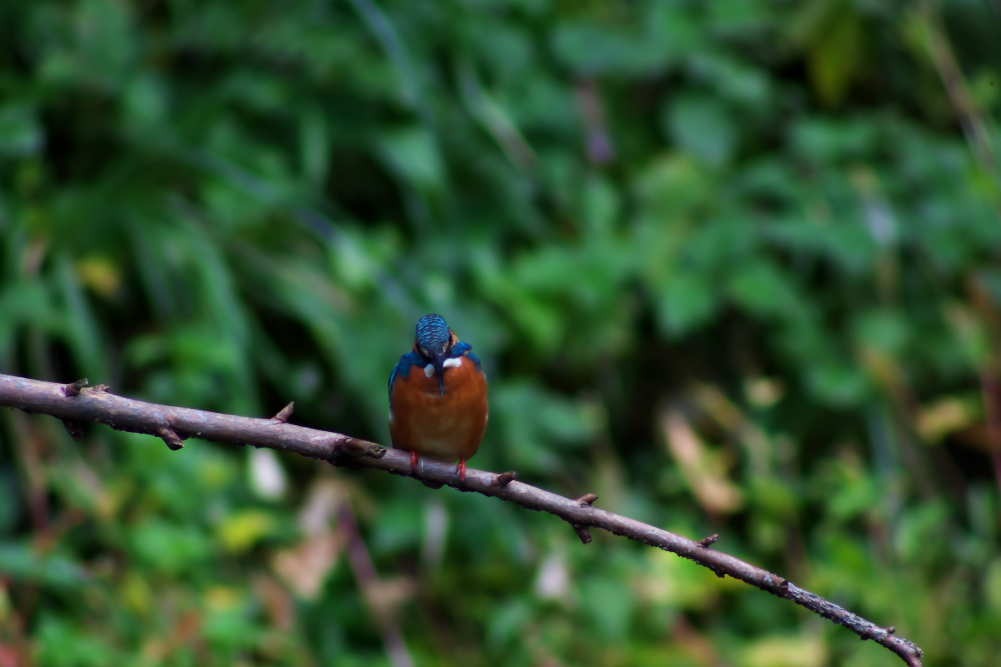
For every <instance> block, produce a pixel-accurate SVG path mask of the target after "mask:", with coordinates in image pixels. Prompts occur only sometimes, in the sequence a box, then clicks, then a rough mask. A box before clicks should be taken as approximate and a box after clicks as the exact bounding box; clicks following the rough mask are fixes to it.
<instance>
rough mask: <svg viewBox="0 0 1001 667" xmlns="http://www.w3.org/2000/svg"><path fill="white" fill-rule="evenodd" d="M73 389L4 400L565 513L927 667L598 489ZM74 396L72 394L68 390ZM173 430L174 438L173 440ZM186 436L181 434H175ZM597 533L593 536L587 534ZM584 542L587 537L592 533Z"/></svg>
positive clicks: (804, 594) (835, 610)
mask: <svg viewBox="0 0 1001 667" xmlns="http://www.w3.org/2000/svg"><path fill="white" fill-rule="evenodd" d="M65 386H66V385H62V384H54V383H51V382H41V381H38V380H29V379H25V378H20V377H14V376H11V375H0V406H4V407H11V408H19V409H21V410H24V411H25V412H40V413H42V414H46V415H52V416H53V417H58V418H60V419H63V420H71V421H93V422H100V423H102V424H107V425H108V426H111V427H112V428H114V429H118V430H121V431H130V432H133V433H146V434H148V435H152V436H155V437H159V438H163V439H164V441H165V442H166V443H167V445H168V446H170V447H171V448H172V449H173V448H174V447H175V446H176V445H178V444H180V441H181V440H183V439H185V438H195V437H197V438H202V439H203V440H212V441H215V442H226V443H230V444H239V445H253V446H255V447H270V448H272V449H280V450H283V451H288V452H294V453H296V454H299V455H302V456H308V457H310V458H314V459H324V460H326V461H329V462H330V463H332V464H334V465H337V466H347V467H353V468H375V469H378V470H385V471H386V472H390V473H393V474H396V475H404V476H414V477H416V478H418V479H420V480H422V481H426V482H432V483H437V484H448V485H449V486H451V487H453V488H455V489H458V490H460V491H475V492H477V493H481V494H483V495H485V496H495V497H497V498H501V499H503V500H509V501H511V502H513V503H516V504H518V505H521V506H522V507H526V508H528V509H533V510H537V511H543V512H548V513H550V514H553V515H555V516H558V517H559V518H561V519H563V520H564V521H566V522H567V523H569V524H570V525H571V526H573V527H574V529H575V530H577V531H578V534H581V530H583V531H584V532H586V530H587V528H589V527H590V528H602V529H604V530H607V531H609V532H611V533H613V534H615V535H622V536H625V537H628V538H630V539H633V540H638V541H640V542H643V543H644V544H647V545H650V546H652V547H657V548H658V549H663V550H665V551H670V552H671V553H674V554H677V555H679V556H681V557H682V558H688V559H690V560H693V561H695V562H696V563H698V564H699V565H702V566H704V567H707V568H709V569H710V570H712V571H713V572H715V573H716V574H717V575H718V576H720V577H723V576H725V575H730V576H731V577H733V578H734V579H739V580H741V581H743V582H745V583H748V584H751V585H752V586H757V587H758V588H760V589H761V590H763V591H766V592H768V593H771V594H773V595H777V596H779V597H781V598H785V599H787V600H791V601H792V602H795V603H796V604H798V605H800V606H802V607H805V608H806V609H809V610H810V611H812V612H813V613H815V614H819V615H821V616H823V617H824V618H826V619H829V620H831V621H833V622H834V623H837V624H839V625H844V626H846V627H848V628H849V629H850V630H851V631H852V632H854V633H855V634H857V635H859V636H860V637H861V638H862V639H863V640H866V639H871V640H873V641H875V642H876V643H877V644H880V645H882V646H885V647H886V648H888V649H890V650H891V651H893V652H894V653H896V654H897V655H898V656H900V657H901V658H902V659H903V660H904V662H905V663H907V664H908V665H909V666H910V667H920V666H921V661H920V657H921V649H920V648H918V647H917V646H916V645H915V644H914V643H913V642H911V641H909V640H907V639H903V638H901V637H896V636H895V635H894V632H895V630H894V628H893V627H892V626H891V627H888V628H883V627H880V626H878V625H875V624H874V623H871V622H869V621H867V620H865V619H864V618H862V617H861V616H858V615H856V614H853V613H852V612H850V611H848V610H847V609H844V608H842V607H839V606H838V605H836V604H834V603H832V602H828V601H827V600H825V599H824V598H822V597H820V596H819V595H815V594H813V593H810V592H809V591H806V590H803V589H802V588H799V587H798V586H796V585H794V584H793V583H791V582H790V581H788V580H786V579H783V578H782V577H779V576H777V575H774V574H772V573H771V572H768V571H766V570H762V569H761V568H758V567H755V566H753V565H750V564H749V563H745V562H744V561H741V560H738V559H737V558H734V557H733V556H728V555H727V554H725V553H722V552H719V551H714V550H713V549H711V548H709V546H710V545H711V544H712V542H714V541H715V540H714V539H713V537H714V536H710V537H708V538H705V539H704V540H700V541H698V542H694V541H692V540H689V539H688V538H685V537H681V536H680V535H675V534H673V533H669V532H667V531H666V530H661V529H659V528H655V527H654V526H651V525H648V524H645V523H640V522H639V521H635V520H633V519H630V518H628V517H625V516H621V515H619V514H613V513H612V512H606V511H605V510H601V509H597V508H595V507H593V506H592V505H591V504H590V502H585V501H587V500H590V501H591V502H593V499H591V498H590V494H589V495H587V496H583V497H582V498H579V499H576V500H573V499H570V498H564V497H563V496H560V495H557V494H555V493H550V492H549V491H544V490H543V489H540V488H537V487H534V486H531V485H530V484H525V483H523V482H518V481H515V480H514V475H513V474H512V473H503V474H501V475H497V474H494V473H490V472H485V471H482V470H473V469H471V468H467V469H466V481H465V483H461V482H460V481H459V474H458V472H457V470H456V468H455V466H453V465H449V464H446V463H438V462H436V461H429V460H426V459H422V460H421V464H420V466H419V467H418V469H417V472H416V474H414V475H411V472H410V455H409V453H406V452H402V451H399V450H395V449H389V448H386V447H382V446H380V445H377V444H375V443H373V442H368V441H366V440H359V439H357V438H352V437H350V436H346V435H341V434H340V433H331V432H327V431H318V430H315V429H310V428H304V427H302V426H295V425H293V424H288V423H285V422H282V421H281V420H278V419H252V418H249V417H236V416H233V415H223V414H218V413H215V412H206V411H204V410H191V409H188V408H176V407H170V406H166V405H156V404H153V403H144V402H143V401H136V400H132V399H129V398H124V397H122V396H115V395H114V394H111V393H108V391H107V388H106V387H104V386H103V385H102V386H99V387H95V388H81V389H80V391H79V393H78V394H77V395H75V396H67V392H65V391H64V387H65ZM69 393H72V392H69ZM165 433H170V434H173V437H170V436H167V437H165V436H164V434H165ZM175 437H176V438H177V440H174V438H175ZM588 536H589V535H588ZM581 539H584V537H583V535H582V537H581Z"/></svg>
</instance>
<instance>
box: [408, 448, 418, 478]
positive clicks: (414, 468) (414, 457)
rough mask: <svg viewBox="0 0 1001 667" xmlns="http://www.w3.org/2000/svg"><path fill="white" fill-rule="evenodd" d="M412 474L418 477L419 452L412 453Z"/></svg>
mask: <svg viewBox="0 0 1001 667" xmlns="http://www.w3.org/2000/svg"><path fill="white" fill-rule="evenodd" d="M410 474H411V475H414V476H415V477H416V476H417V452H410Z"/></svg>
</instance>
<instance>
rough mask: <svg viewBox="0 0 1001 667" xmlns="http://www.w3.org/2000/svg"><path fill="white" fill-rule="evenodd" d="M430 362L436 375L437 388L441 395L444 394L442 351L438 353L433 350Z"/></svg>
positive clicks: (443, 357)
mask: <svg viewBox="0 0 1001 667" xmlns="http://www.w3.org/2000/svg"><path fill="white" fill-rule="evenodd" d="M431 364H432V365H433V366H434V372H435V373H436V374H437V375H438V390H439V391H440V392H441V395H442V396H444V395H445V366H444V364H445V354H444V352H442V353H441V354H439V353H438V352H435V354H434V357H433V358H432V359H431Z"/></svg>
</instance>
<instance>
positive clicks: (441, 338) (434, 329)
mask: <svg viewBox="0 0 1001 667" xmlns="http://www.w3.org/2000/svg"><path fill="white" fill-rule="evenodd" d="M450 337H451V336H450V335H449V332H448V325H447V324H445V318H444V317H442V316H441V315H434V314H431V315H425V316H424V317H422V318H421V319H420V320H418V321H417V347H418V349H420V351H421V353H422V354H424V355H425V356H427V357H430V356H431V355H432V354H434V353H435V352H438V353H439V354H441V353H443V352H444V351H445V348H446V347H448V340H449V338H450Z"/></svg>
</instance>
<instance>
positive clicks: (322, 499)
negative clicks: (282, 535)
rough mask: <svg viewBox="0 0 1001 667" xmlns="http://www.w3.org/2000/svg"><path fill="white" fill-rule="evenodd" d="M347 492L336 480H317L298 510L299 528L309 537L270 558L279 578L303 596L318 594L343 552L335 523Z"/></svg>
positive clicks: (310, 596)
mask: <svg viewBox="0 0 1001 667" xmlns="http://www.w3.org/2000/svg"><path fill="white" fill-rule="evenodd" d="M345 493H346V492H345V489H343V488H342V485H341V484H339V483H338V482H337V481H335V480H333V479H329V478H321V479H319V480H317V481H316V483H314V484H313V486H312V488H311V489H310V490H309V493H308V494H307V495H306V500H305V502H304V503H303V507H302V510H301V511H300V512H299V521H298V522H299V528H300V529H301V530H302V532H303V533H304V534H305V535H306V538H305V539H304V540H303V541H302V542H300V543H299V544H298V545H297V546H295V547H293V548H291V549H283V550H281V551H279V552H278V553H277V554H275V556H274V558H273V559H272V561H271V567H272V569H273V570H274V572H275V574H277V575H278V577H279V579H281V580H282V582H283V583H285V585H286V586H288V587H289V588H290V589H291V590H292V592H293V593H295V594H296V595H298V596H299V597H301V598H303V599H306V600H314V599H316V598H317V596H319V594H320V589H321V588H322V587H323V583H324V581H326V579H327V575H328V574H330V571H331V570H332V569H333V568H334V565H335V564H336V562H337V557H338V555H340V552H341V546H342V545H341V541H340V538H339V537H338V536H337V535H336V534H335V532H334V530H333V526H332V524H333V518H334V516H335V515H336V513H337V508H338V507H339V506H340V504H341V502H343V499H344V496H345Z"/></svg>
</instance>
